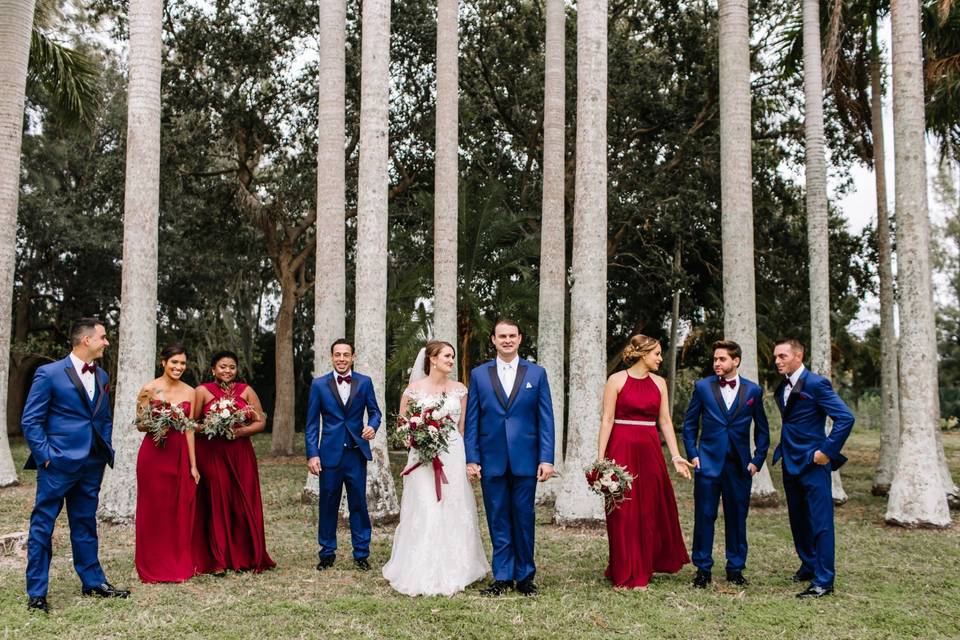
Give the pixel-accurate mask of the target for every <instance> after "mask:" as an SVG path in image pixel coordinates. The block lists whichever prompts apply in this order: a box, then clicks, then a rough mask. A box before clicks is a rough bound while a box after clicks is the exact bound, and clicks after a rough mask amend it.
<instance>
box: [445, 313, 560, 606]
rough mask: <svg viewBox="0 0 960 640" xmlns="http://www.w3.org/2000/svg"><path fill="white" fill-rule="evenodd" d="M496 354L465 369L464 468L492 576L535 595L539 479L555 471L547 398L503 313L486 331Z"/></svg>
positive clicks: (540, 375)
mask: <svg viewBox="0 0 960 640" xmlns="http://www.w3.org/2000/svg"><path fill="white" fill-rule="evenodd" d="M490 340H491V341H492V342H493V346H494V347H496V349H497V357H496V358H495V359H494V360H491V361H490V362H488V363H486V364H482V365H480V366H479V367H476V368H475V369H474V370H473V371H472V372H470V388H469V391H468V393H467V415H466V418H465V421H464V432H463V445H464V449H465V452H466V459H467V475H468V476H470V478H471V479H472V480H476V479H479V480H480V484H481V486H482V487H483V506H484V508H485V510H486V512H487V526H488V527H489V529H490V541H491V543H492V544H493V583H492V584H491V585H489V586H488V587H486V588H485V589H483V590H482V591H481V592H480V593H481V594H482V595H484V596H500V595H503V594H504V593H506V592H507V591H508V590H509V589H511V588H516V590H517V591H518V592H519V593H521V594H522V595H525V596H535V595H537V592H538V591H537V585H536V584H535V583H534V582H533V577H534V575H535V574H536V572H537V568H536V565H535V564H534V561H533V547H534V532H535V531H534V529H535V524H536V518H535V515H536V514H535V512H534V497H535V496H536V493H537V481H540V482H544V481H546V480H549V479H550V477H551V476H552V475H553V438H554V434H553V428H554V427H553V402H552V401H551V400H550V384H549V383H548V382H547V372H546V371H545V370H544V368H543V367H541V366H539V365H536V364H534V363H532V362H529V361H527V360H524V359H523V358H521V357H520V356H519V355H518V353H517V352H518V350H519V348H520V342H521V341H522V340H523V334H522V333H521V331H520V327H519V325H518V324H517V323H516V322H514V321H513V320H508V319H505V318H501V319H500V320H498V321H497V323H496V324H495V325H494V326H493V331H492V332H491V335H490Z"/></svg>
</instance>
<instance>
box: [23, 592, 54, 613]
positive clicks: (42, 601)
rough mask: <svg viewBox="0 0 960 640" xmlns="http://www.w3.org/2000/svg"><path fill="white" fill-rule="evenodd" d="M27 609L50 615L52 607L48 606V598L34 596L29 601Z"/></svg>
mask: <svg viewBox="0 0 960 640" xmlns="http://www.w3.org/2000/svg"><path fill="white" fill-rule="evenodd" d="M27 609H36V610H37V611H43V612H44V613H50V606H49V605H47V596H32V597H31V598H30V600H29V601H27Z"/></svg>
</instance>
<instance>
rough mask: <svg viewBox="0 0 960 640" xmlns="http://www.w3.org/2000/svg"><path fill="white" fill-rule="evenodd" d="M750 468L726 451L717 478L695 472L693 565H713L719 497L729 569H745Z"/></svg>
mask: <svg viewBox="0 0 960 640" xmlns="http://www.w3.org/2000/svg"><path fill="white" fill-rule="evenodd" d="M751 483H752V478H751V476H750V472H749V471H747V470H746V469H744V468H743V464H742V463H741V462H740V459H739V458H738V457H737V456H736V454H733V455H731V454H727V459H726V460H725V461H724V463H723V470H722V471H721V472H720V476H719V477H716V478H706V477H704V476H703V474H701V473H695V474H694V480H693V504H694V507H693V513H694V517H693V555H692V560H693V564H694V566H696V567H697V568H698V569H703V570H704V571H710V570H711V569H712V568H713V532H714V525H715V524H716V521H717V513H718V511H719V506H720V501H721V499H722V500H723V524H724V527H723V528H724V542H725V546H726V557H727V567H726V569H727V571H743V569H744V567H745V566H746V564H747V512H748V511H749V509H750V486H751Z"/></svg>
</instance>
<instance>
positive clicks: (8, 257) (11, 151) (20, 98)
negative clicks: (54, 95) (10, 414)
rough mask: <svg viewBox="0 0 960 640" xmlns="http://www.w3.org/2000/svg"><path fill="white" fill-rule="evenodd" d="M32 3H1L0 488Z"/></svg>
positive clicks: (5, 472) (5, 475)
mask: <svg viewBox="0 0 960 640" xmlns="http://www.w3.org/2000/svg"><path fill="white" fill-rule="evenodd" d="M33 10H34V0H0V15H2V16H3V20H0V87H3V91H2V92H0V487H7V486H10V485H14V484H17V471H16V469H15V468H14V466H13V458H12V457H11V455H10V442H9V441H8V440H7V377H8V375H9V371H10V331H11V326H12V322H11V320H12V316H11V314H12V312H13V271H14V265H15V264H16V249H17V247H16V242H17V203H18V201H19V199H20V143H21V141H22V139H23V103H24V95H25V91H26V85H27V62H28V59H29V57H30V33H31V27H32V25H33Z"/></svg>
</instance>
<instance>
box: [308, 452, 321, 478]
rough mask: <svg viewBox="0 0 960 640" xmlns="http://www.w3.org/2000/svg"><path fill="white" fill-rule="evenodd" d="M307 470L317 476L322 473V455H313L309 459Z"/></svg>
mask: <svg viewBox="0 0 960 640" xmlns="http://www.w3.org/2000/svg"><path fill="white" fill-rule="evenodd" d="M307 470H308V471H309V472H310V473H312V474H313V475H315V476H318V475H320V456H313V457H312V458H310V459H309V460H307Z"/></svg>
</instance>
